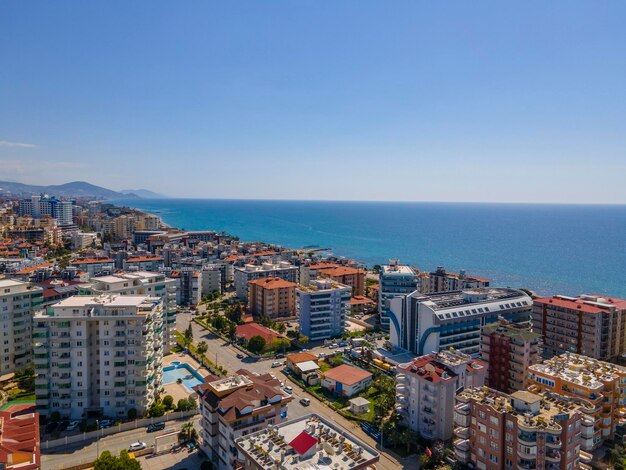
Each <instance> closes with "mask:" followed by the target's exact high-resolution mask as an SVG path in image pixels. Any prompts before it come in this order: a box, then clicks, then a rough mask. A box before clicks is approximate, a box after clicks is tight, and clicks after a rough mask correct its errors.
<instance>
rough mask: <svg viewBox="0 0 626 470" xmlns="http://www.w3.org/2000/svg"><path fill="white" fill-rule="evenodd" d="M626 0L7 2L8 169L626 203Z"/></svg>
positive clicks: (327, 190)
mask: <svg viewBox="0 0 626 470" xmlns="http://www.w3.org/2000/svg"><path fill="white" fill-rule="evenodd" d="M625 20H626V2H624V1H621V0H620V1H613V2H612V1H600V2H596V1H586V2H578V1H563V2H559V1H554V2H546V1H522V2H502V1H493V2H473V1H472V2H468V1H459V2H453V1H450V2H426V1H415V0H411V1H398V2H386V1H367V0H354V1H347V0H345V1H341V0H340V1H327V2H323V1H304V0H297V1H296V0H293V1H291V2H285V1H279V0H272V1H261V0H259V1H256V2H249V1H225V2H209V1H204V0H203V1H197V2H196V1H184V2H161V1H154V0H151V1H135V0H133V1H127V0H125V1H92V2H84V1H79V0H76V1H73V2H67V1H61V0H55V1H19V0H14V1H8V0H7V1H4V2H2V3H1V4H0V61H1V62H0V63H1V64H2V65H1V67H0V179H10V180H14V181H20V182H26V183H33V184H56V183H63V182H68V181H72V180H86V181H89V182H92V183H95V184H99V185H103V186H106V187H109V188H111V189H129V188H131V189H135V188H147V189H151V190H154V191H159V192H162V193H165V194H168V195H171V196H181V197H207V198H214V197H217V198H273V199H366V200H422V201H424V200H436V201H502V202H506V201H519V202H523V201H530V202H534V201H538V202H610V203H626V184H625V183H624V178H625V177H626V26H625V24H626V23H625Z"/></svg>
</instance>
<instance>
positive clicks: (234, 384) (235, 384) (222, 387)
mask: <svg viewBox="0 0 626 470" xmlns="http://www.w3.org/2000/svg"><path fill="white" fill-rule="evenodd" d="M208 385H209V387H211V388H212V389H213V390H215V391H216V392H217V393H222V392H225V391H227V390H234V389H237V388H240V387H244V386H248V385H252V380H250V379H249V378H248V377H246V376H245V375H241V374H237V375H233V376H230V377H226V378H225V379H220V380H215V381H213V382H209V383H208Z"/></svg>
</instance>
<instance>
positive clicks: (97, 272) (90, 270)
mask: <svg viewBox="0 0 626 470" xmlns="http://www.w3.org/2000/svg"><path fill="white" fill-rule="evenodd" d="M70 265H71V266H73V267H75V268H77V269H79V270H81V271H84V272H86V273H87V275H88V276H89V277H95V276H102V275H105V274H111V273H113V272H114V271H115V261H114V260H113V259H111V258H80V259H75V260H73V261H72V262H71V263H70Z"/></svg>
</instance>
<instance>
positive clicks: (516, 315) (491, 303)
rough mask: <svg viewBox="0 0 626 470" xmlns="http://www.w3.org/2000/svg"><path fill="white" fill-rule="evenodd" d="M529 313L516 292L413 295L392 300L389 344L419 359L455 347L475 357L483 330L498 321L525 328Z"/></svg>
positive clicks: (529, 305) (526, 303) (527, 302)
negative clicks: (502, 319)
mask: <svg viewBox="0 0 626 470" xmlns="http://www.w3.org/2000/svg"><path fill="white" fill-rule="evenodd" d="M531 310H532V299H531V298H530V297H529V296H528V295H526V294H525V293H524V292H522V291H519V290H515V289H503V288H495V287H485V288H480V289H471V290H464V291H456V292H439V293H436V294H421V293H420V292H417V291H415V292H413V293H411V294H409V295H405V296H401V297H397V298H394V299H392V300H391V312H390V318H391V319H392V322H391V343H392V344H393V346H394V347H399V348H401V349H404V350H407V351H410V352H413V353H414V354H418V355H423V354H425V353H429V352H433V351H435V352H436V351H441V350H443V349H449V348H450V347H454V348H455V349H457V350H460V351H462V352H464V353H466V354H470V355H472V356H473V357H478V356H479V354H480V338H481V334H480V330H481V328H482V327H483V326H485V325H487V324H490V323H493V322H495V321H497V320H498V319H499V318H500V317H502V318H504V319H505V320H508V321H511V322H514V323H524V324H527V323H529V322H530V316H531Z"/></svg>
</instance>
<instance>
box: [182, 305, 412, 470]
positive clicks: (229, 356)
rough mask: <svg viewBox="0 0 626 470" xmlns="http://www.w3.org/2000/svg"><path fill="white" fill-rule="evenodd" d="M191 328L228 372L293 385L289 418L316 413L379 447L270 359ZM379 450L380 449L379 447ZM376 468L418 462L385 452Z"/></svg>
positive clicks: (186, 321)
mask: <svg viewBox="0 0 626 470" xmlns="http://www.w3.org/2000/svg"><path fill="white" fill-rule="evenodd" d="M190 319H191V315H187V314H180V315H178V316H177V317H176V324H177V328H178V329H179V330H180V331H184V330H185V329H186V328H187V326H188V325H189V321H190ZM191 325H192V330H193V341H194V344H196V343H197V342H199V341H205V342H206V343H207V345H208V348H209V353H207V356H208V355H209V354H212V355H213V357H211V356H209V357H211V360H215V355H217V361H218V364H219V365H221V366H223V367H226V368H227V369H228V372H229V373H233V372H236V371H237V370H239V369H248V370H251V371H253V372H258V373H261V374H262V373H266V372H270V373H273V374H275V375H276V377H277V378H279V379H280V380H282V381H284V382H285V384H286V385H290V386H291V387H293V396H294V400H293V401H292V402H291V403H289V406H288V413H289V414H288V419H295V418H299V417H300V416H304V415H307V414H310V413H315V414H318V415H320V416H323V417H324V418H326V419H327V420H329V421H331V422H333V423H334V424H336V425H337V426H339V427H341V428H343V429H346V430H348V431H350V432H351V433H352V434H354V435H355V436H357V437H358V438H359V439H361V440H362V441H363V442H365V443H367V444H368V445H370V446H371V447H374V448H377V449H379V447H380V446H379V445H378V444H377V443H376V442H374V440H373V439H372V438H371V437H369V436H368V435H367V434H365V433H364V432H363V431H362V430H361V428H360V427H359V426H358V425H356V424H354V423H353V422H352V421H349V420H347V419H345V418H344V417H343V416H341V415H340V414H338V413H336V412H335V411H333V410H331V409H330V408H329V407H328V406H326V405H324V404H323V403H321V402H320V401H319V400H317V398H315V397H314V396H312V395H310V394H309V393H307V392H306V391H304V390H303V389H301V388H300V387H299V386H298V385H296V384H294V383H293V382H291V381H290V380H289V379H287V377H286V375H284V374H283V373H282V371H281V370H280V369H279V368H272V361H271V360H263V361H256V360H253V359H252V358H248V357H246V358H245V359H237V356H236V355H237V353H239V352H240V351H239V350H238V349H236V348H234V347H233V346H231V345H229V344H228V343H227V342H226V341H224V340H223V339H222V338H220V337H219V336H217V335H215V334H213V333H211V332H210V331H207V330H205V329H204V328H202V327H201V326H200V325H198V324H197V323H195V322H192V323H191ZM320 351H326V352H328V351H329V350H328V348H319V347H318V348H314V349H313V350H312V351H311V352H312V353H314V354H317V353H319V352H320ZM331 351H332V350H331ZM302 397H307V398H309V399H310V400H311V405H310V406H302V405H301V404H300V403H299V400H300V398H302ZM379 450H380V449H379ZM377 467H378V468H382V469H388V470H392V469H393V470H397V469H398V468H406V469H417V468H419V465H418V457H417V456H413V457H409V458H408V459H401V460H398V459H395V458H394V457H392V456H391V455H389V454H388V453H386V452H383V453H381V459H380V462H379V464H378V465H377Z"/></svg>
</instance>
